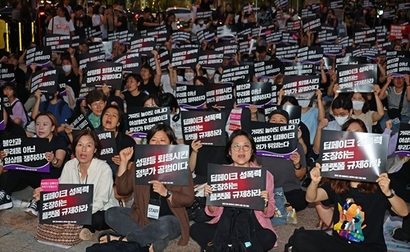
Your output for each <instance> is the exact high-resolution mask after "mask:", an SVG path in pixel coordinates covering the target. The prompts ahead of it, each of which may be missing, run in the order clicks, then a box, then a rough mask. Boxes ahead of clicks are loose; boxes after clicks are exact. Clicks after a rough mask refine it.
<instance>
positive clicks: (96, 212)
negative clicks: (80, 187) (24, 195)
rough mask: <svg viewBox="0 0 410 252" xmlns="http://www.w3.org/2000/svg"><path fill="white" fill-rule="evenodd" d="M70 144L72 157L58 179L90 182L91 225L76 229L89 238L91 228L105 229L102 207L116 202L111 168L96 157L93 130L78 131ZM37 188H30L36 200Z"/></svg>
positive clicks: (110, 205) (38, 196) (84, 237)
mask: <svg viewBox="0 0 410 252" xmlns="http://www.w3.org/2000/svg"><path fill="white" fill-rule="evenodd" d="M71 148H72V152H73V153H74V157H75V158H74V159H71V160H70V161H68V162H67V163H65V165H64V168H63V171H62V173H61V176H60V178H59V183H60V184H78V183H80V184H92V185H94V195H93V202H92V220H91V225H86V226H84V228H83V229H82V230H81V232H80V238H81V239H82V240H91V239H92V233H94V232H95V230H105V229H109V227H108V226H107V224H106V221H105V219H104V214H105V211H106V210H107V209H109V208H111V207H115V206H118V203H117V202H118V201H116V200H115V198H114V193H113V180H112V176H111V174H112V172H111V169H110V167H109V165H108V164H107V163H106V162H105V161H103V160H100V159H98V156H99V153H100V151H101V143H100V141H99V140H98V137H97V135H96V134H95V131H91V130H82V131H80V132H79V133H78V134H77V135H76V137H75V139H74V141H73V144H72V146H71ZM40 192H41V188H37V189H36V190H35V191H34V197H35V198H36V199H37V200H39V198H40Z"/></svg>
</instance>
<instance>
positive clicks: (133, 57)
mask: <svg viewBox="0 0 410 252" xmlns="http://www.w3.org/2000/svg"><path fill="white" fill-rule="evenodd" d="M113 61H114V62H115V63H119V64H122V72H123V73H133V74H139V73H140V72H141V56H140V54H139V53H135V52H130V53H126V54H123V55H119V56H117V57H115V58H114V59H113Z"/></svg>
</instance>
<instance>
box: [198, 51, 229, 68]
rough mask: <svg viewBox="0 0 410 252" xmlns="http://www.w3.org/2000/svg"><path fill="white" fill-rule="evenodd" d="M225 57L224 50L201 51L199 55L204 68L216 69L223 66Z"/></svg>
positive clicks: (199, 60)
mask: <svg viewBox="0 0 410 252" xmlns="http://www.w3.org/2000/svg"><path fill="white" fill-rule="evenodd" d="M223 59H224V53H223V52H215V51H213V50H206V51H201V53H200V55H199V57H198V64H199V65H201V66H202V67H203V68H205V69H206V68H210V69H216V68H219V67H221V66H222V61H223Z"/></svg>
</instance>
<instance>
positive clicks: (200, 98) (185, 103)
mask: <svg viewBox="0 0 410 252" xmlns="http://www.w3.org/2000/svg"><path fill="white" fill-rule="evenodd" d="M206 89H207V88H206V87H205V86H194V85H185V84H178V83H177V88H176V94H175V97H176V98H177V101H178V104H179V106H180V107H181V108H185V109H203V108H204V107H205V105H206V91H207V90H206Z"/></svg>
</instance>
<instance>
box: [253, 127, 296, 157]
mask: <svg viewBox="0 0 410 252" xmlns="http://www.w3.org/2000/svg"><path fill="white" fill-rule="evenodd" d="M250 127H251V135H252V137H253V139H254V140H255V143H256V155H257V156H266V157H278V158H286V159H289V158H290V154H291V153H292V152H294V151H296V150H297V144H298V139H297V133H298V126H297V125H295V124H273V123H267V122H251V123H250Z"/></svg>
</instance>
